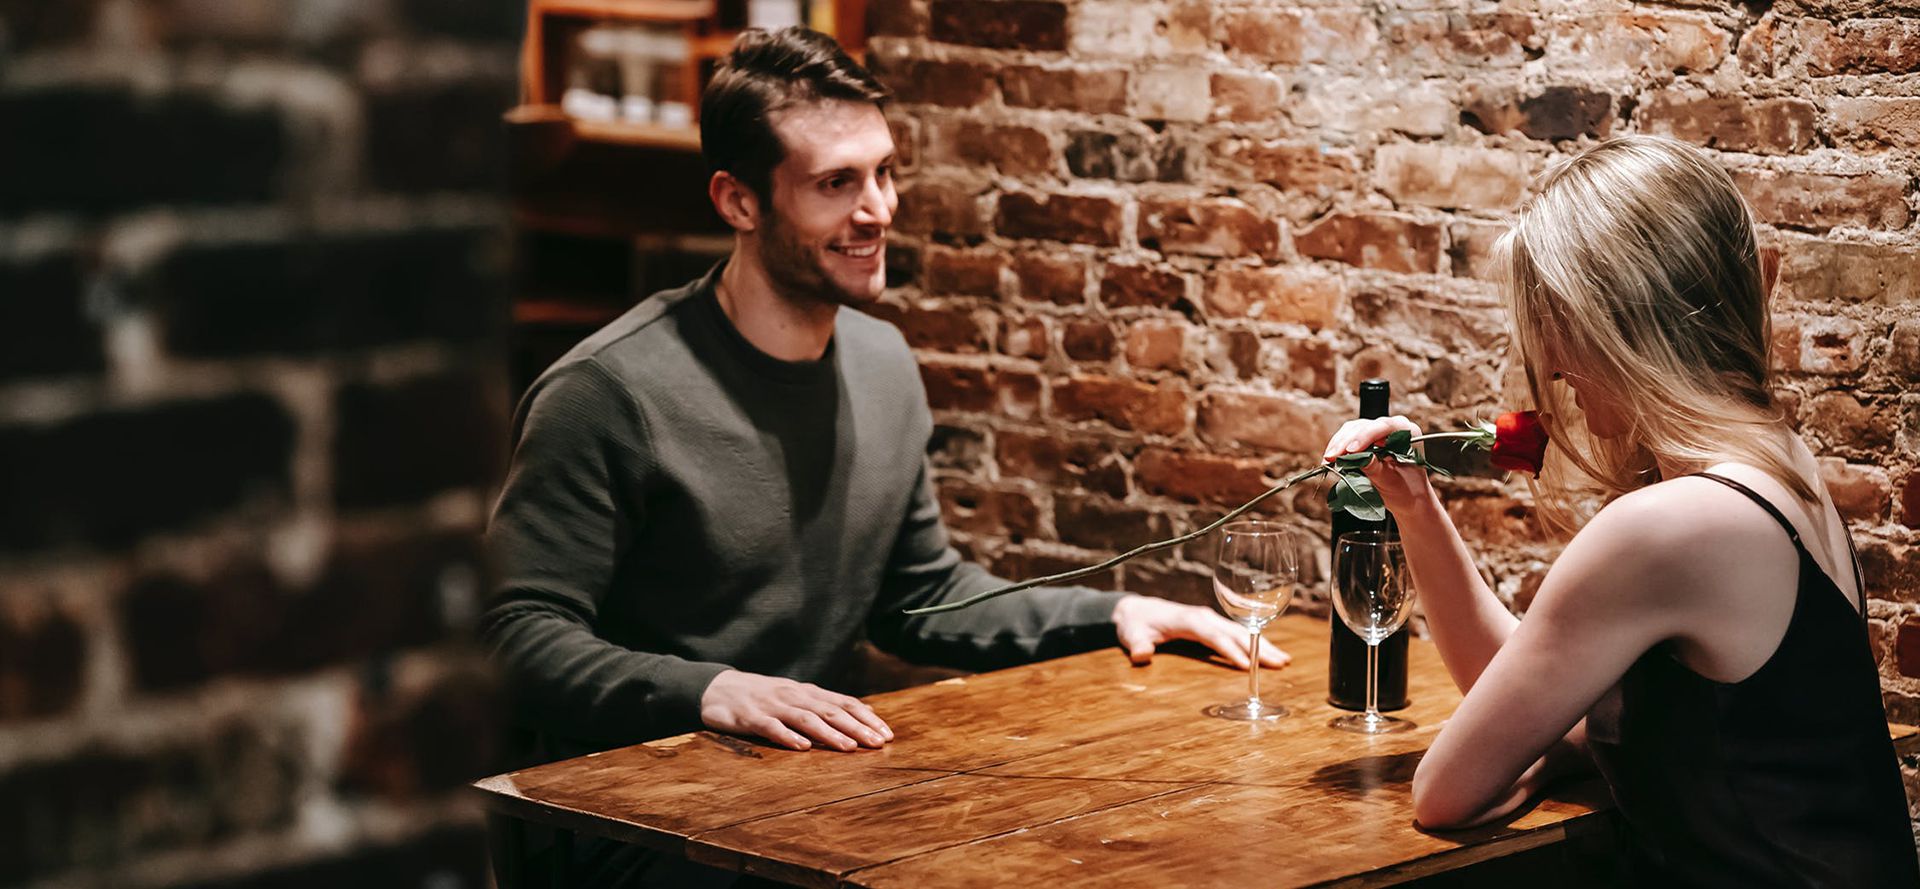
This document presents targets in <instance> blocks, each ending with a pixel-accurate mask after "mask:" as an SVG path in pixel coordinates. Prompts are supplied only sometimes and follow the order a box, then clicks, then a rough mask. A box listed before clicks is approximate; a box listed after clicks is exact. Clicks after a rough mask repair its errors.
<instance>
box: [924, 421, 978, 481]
mask: <svg viewBox="0 0 1920 889" xmlns="http://www.w3.org/2000/svg"><path fill="white" fill-rule="evenodd" d="M927 458H928V459H929V460H930V461H931V462H932V463H933V468H935V469H955V470H960V471H963V472H971V473H977V472H981V471H983V470H984V469H985V468H986V464H987V437H986V435H985V434H984V433H982V432H981V431H980V430H978V429H973V428H969V427H964V426H947V425H944V424H935V425H934V427H933V435H932V437H931V438H929V439H928V440H927Z"/></svg>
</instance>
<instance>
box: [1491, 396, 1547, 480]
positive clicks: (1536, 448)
mask: <svg viewBox="0 0 1920 889" xmlns="http://www.w3.org/2000/svg"><path fill="white" fill-rule="evenodd" d="M1546 459H1547V430H1546V428H1545V427H1543V426H1541V425H1540V413H1539V412H1538V411H1515V412H1513V413H1510V414H1501V415H1500V417H1499V419H1496V420H1494V421H1493V453H1492V456H1491V457H1490V458H1489V462H1491V463H1492V464H1493V465H1495V466H1497V467H1499V468H1501V469H1505V470H1507V471H1509V472H1531V473H1533V474H1534V475H1535V476H1538V475H1539V474H1540V464H1541V463H1543V462H1545V461H1546Z"/></svg>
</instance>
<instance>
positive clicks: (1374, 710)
mask: <svg viewBox="0 0 1920 889" xmlns="http://www.w3.org/2000/svg"><path fill="white" fill-rule="evenodd" d="M1379 719H1380V646H1379V645H1378V644H1377V643H1373V642H1368V643H1367V721H1368V722H1375V721H1378V720H1379Z"/></svg>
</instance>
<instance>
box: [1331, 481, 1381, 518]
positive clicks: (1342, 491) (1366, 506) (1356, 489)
mask: <svg viewBox="0 0 1920 889" xmlns="http://www.w3.org/2000/svg"><path fill="white" fill-rule="evenodd" d="M1327 506H1328V507H1329V508H1331V509H1344V510H1346V511H1347V512H1348V513H1349V514H1351V515H1352V516H1353V517H1354V518H1357V519H1360V520H1362V521H1368V522H1378V521H1383V520H1385V519H1386V517H1387V507H1386V504H1384V503H1382V502H1380V492H1378V491H1375V490H1374V489H1373V483H1372V482H1370V481H1368V480H1367V477H1366V476H1364V475H1361V474H1359V473H1357V472H1356V473H1353V474H1347V473H1344V472H1343V473H1341V474H1340V480H1339V481H1337V482H1334V483H1333V488H1332V489H1330V490H1328V491H1327Z"/></svg>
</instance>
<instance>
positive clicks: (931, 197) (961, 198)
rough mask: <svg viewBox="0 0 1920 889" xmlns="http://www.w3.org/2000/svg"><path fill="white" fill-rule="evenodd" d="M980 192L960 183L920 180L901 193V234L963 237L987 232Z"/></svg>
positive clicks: (914, 181)
mask: <svg viewBox="0 0 1920 889" xmlns="http://www.w3.org/2000/svg"><path fill="white" fill-rule="evenodd" d="M979 195H980V190H979V189H978V188H975V187H973V186H970V185H964V184H961V183H958V182H942V181H939V180H934V179H924V178H918V177H916V178H915V179H914V180H913V181H912V182H910V183H908V184H907V185H906V186H905V187H903V188H902V189H901V190H900V216H899V219H898V220H897V221H896V224H897V225H898V226H899V228H900V230H901V231H904V232H907V233H910V234H933V233H935V232H938V233H940V234H944V235H950V236H952V235H957V236H961V237H969V236H979V235H984V234H986V233H987V226H986V220H985V219H984V218H983V217H982V216H981V214H980V198H979Z"/></svg>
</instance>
